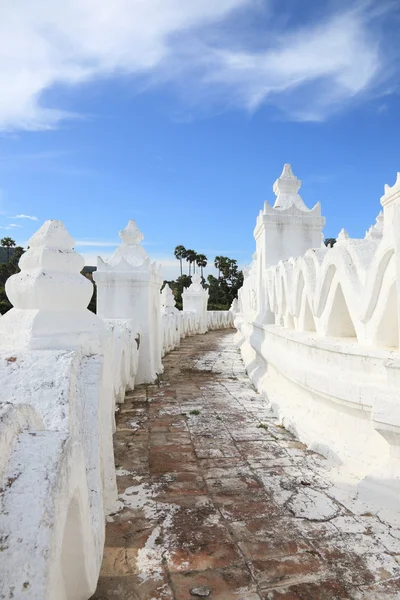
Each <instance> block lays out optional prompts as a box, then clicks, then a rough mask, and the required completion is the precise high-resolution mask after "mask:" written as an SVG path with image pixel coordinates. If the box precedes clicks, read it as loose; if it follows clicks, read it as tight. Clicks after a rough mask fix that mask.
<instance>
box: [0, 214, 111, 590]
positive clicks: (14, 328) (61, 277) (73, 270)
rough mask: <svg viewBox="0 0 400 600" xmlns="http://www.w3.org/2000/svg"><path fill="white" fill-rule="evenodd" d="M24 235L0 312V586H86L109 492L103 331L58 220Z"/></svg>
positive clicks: (98, 550)
mask: <svg viewBox="0 0 400 600" xmlns="http://www.w3.org/2000/svg"><path fill="white" fill-rule="evenodd" d="M28 246H29V249H28V251H27V252H25V254H23V256H22V257H21V259H20V261H19V266H20V269H21V271H20V272H19V273H18V274H15V275H13V276H12V277H10V279H8V281H7V283H6V292H7V295H8V297H9V299H10V301H11V303H12V304H13V308H12V309H11V310H10V311H8V312H7V313H6V314H5V315H3V316H2V317H1V318H0V380H1V382H2V383H1V388H2V389H1V404H0V409H1V415H2V419H1V421H0V446H1V448H2V453H1V454H2V456H1V460H0V479H2V480H8V481H10V482H11V483H10V485H9V486H8V487H7V489H6V490H3V492H4V493H3V495H2V502H1V506H0V531H1V532H2V537H3V540H7V543H6V544H3V547H2V552H1V562H2V566H1V577H0V596H1V597H4V598H6V597H7V598H11V597H14V596H15V597H16V596H18V597H20V594H21V593H22V592H20V591H18V592H17V590H24V588H25V587H26V584H25V583H24V582H26V581H29V590H28V591H27V595H28V596H29V597H30V598H40V599H43V600H53V599H54V598H71V599H72V598H88V597H90V596H91V595H92V594H93V593H94V590H95V588H96V583H97V579H98V575H99V570H100V565H101V560H102V553H103V545H104V521H105V515H106V514H107V512H110V511H111V510H112V509H114V508H115V501H116V496H117V494H116V481H115V468H114V455H113V445H112V425H113V406H114V403H113V390H112V374H111V368H112V364H111V352H110V342H111V338H110V332H109V331H108V329H107V328H106V327H105V325H104V323H103V321H102V320H101V319H100V318H99V317H98V316H96V315H95V314H93V313H92V312H90V311H89V310H87V305H88V303H89V301H90V298H91V295H92V292H93V286H92V284H91V283H90V281H88V280H87V279H86V278H85V277H83V276H82V275H81V270H82V268H83V265H84V260H83V258H82V257H81V256H80V255H79V254H77V253H76V252H75V250H74V240H73V239H72V237H71V236H70V235H69V233H68V232H67V230H66V229H65V227H64V225H63V224H62V223H61V222H60V221H46V222H45V223H44V225H43V226H42V227H41V228H40V229H39V230H38V231H37V232H36V234H35V235H34V236H33V237H32V238H31V239H30V240H29V242H28Z"/></svg>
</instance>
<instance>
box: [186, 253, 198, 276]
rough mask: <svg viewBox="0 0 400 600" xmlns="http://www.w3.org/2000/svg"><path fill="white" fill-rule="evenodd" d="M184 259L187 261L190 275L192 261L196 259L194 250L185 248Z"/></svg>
mask: <svg viewBox="0 0 400 600" xmlns="http://www.w3.org/2000/svg"><path fill="white" fill-rule="evenodd" d="M186 260H187V262H188V263H189V277H190V274H191V267H192V263H193V262H194V261H195V260H196V252H195V251H194V250H186Z"/></svg>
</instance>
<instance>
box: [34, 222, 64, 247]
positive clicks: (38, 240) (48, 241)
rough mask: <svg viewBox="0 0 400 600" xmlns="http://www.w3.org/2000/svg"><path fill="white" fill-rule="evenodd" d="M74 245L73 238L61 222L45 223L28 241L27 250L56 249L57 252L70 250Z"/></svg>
mask: <svg viewBox="0 0 400 600" xmlns="http://www.w3.org/2000/svg"><path fill="white" fill-rule="evenodd" d="M74 245H75V241H74V239H73V237H72V236H71V235H70V234H69V233H68V231H67V230H66V229H65V226H64V223H62V222H61V221H55V220H54V221H53V220H49V221H45V223H43V225H42V226H41V227H40V229H38V230H37V231H36V233H34V234H33V236H32V237H31V239H30V240H29V241H28V247H29V248H39V247H43V248H56V249H57V250H72V248H73V247H74Z"/></svg>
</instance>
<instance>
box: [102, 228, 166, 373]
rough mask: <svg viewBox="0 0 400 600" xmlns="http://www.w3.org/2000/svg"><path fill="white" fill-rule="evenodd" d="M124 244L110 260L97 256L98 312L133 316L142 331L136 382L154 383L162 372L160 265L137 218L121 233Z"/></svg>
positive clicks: (117, 316) (110, 316)
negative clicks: (153, 258) (152, 259)
mask: <svg viewBox="0 0 400 600" xmlns="http://www.w3.org/2000/svg"><path fill="white" fill-rule="evenodd" d="M119 235H120V237H121V239H122V244H121V245H120V246H118V248H117V249H116V250H115V252H114V254H113V255H112V257H111V258H110V260H108V261H103V260H102V259H101V258H100V257H98V259H97V271H96V272H95V273H94V274H93V278H94V280H95V282H96V284H97V314H98V315H99V316H100V317H102V318H105V319H131V320H132V321H133V326H134V328H135V329H136V330H137V331H139V332H140V348H139V365H138V372H137V375H136V383H137V384H139V383H152V382H153V381H154V380H155V379H156V377H157V374H158V373H162V370H163V367H162V362H161V355H162V342H161V321H160V289H161V285H162V278H161V274H160V270H159V267H158V266H157V265H156V263H151V262H150V258H149V256H148V255H147V253H146V251H145V250H144V248H143V247H142V246H140V242H141V241H142V240H143V237H144V236H143V234H142V233H141V232H140V231H139V229H138V228H137V226H136V223H135V221H132V220H131V221H129V223H128V225H127V226H126V227H125V229H123V230H122V231H120V232H119Z"/></svg>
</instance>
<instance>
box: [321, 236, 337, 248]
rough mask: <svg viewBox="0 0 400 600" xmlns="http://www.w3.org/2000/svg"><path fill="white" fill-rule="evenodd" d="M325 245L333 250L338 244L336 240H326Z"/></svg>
mask: <svg viewBox="0 0 400 600" xmlns="http://www.w3.org/2000/svg"><path fill="white" fill-rule="evenodd" d="M324 244H325V246H326V247H327V248H333V246H334V245H335V244H336V239H335V238H326V240H324Z"/></svg>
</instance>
